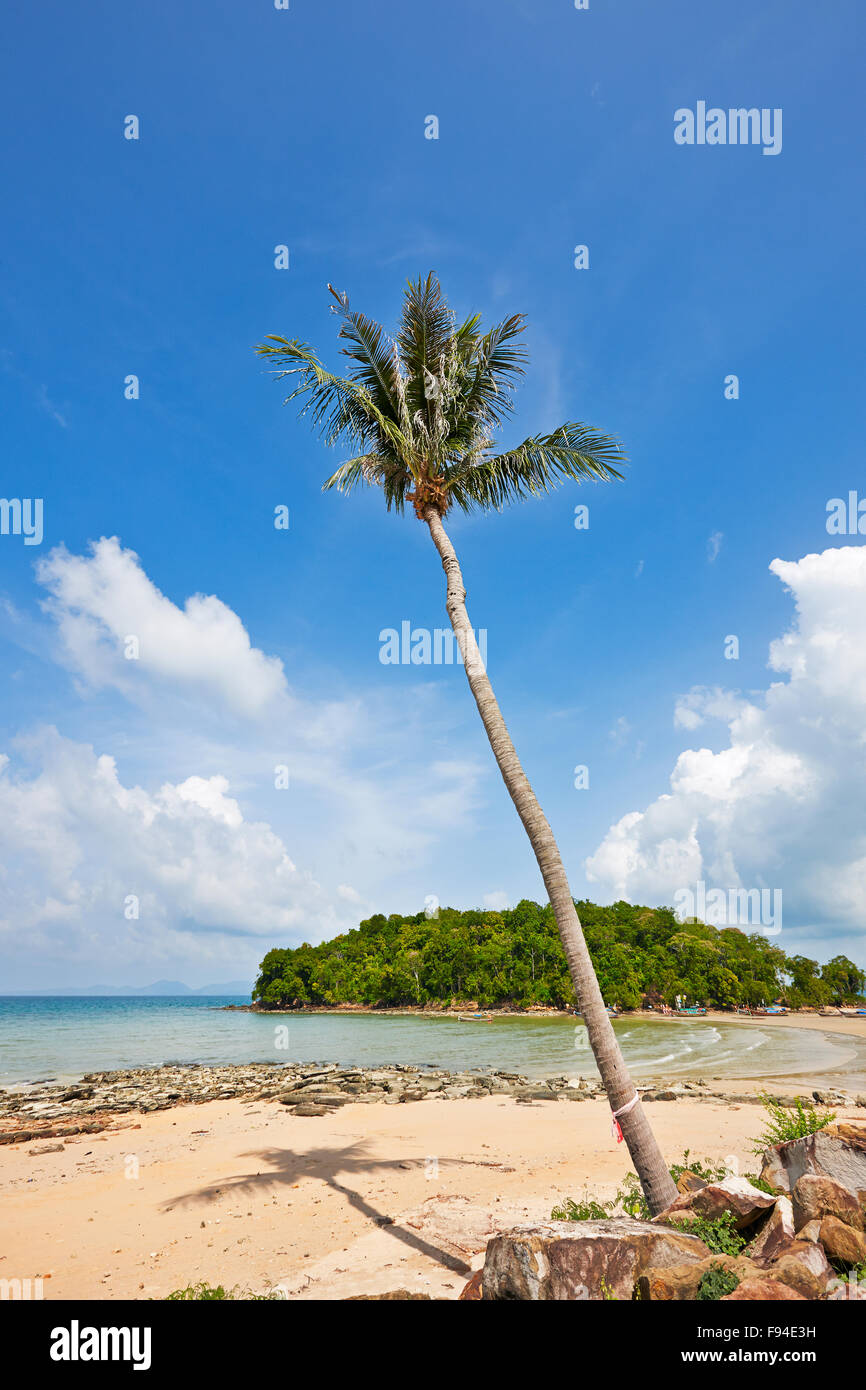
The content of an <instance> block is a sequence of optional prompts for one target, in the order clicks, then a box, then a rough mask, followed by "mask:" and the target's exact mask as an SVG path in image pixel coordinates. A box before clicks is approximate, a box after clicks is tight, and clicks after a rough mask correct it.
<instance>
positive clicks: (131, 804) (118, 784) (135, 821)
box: [0, 728, 338, 966]
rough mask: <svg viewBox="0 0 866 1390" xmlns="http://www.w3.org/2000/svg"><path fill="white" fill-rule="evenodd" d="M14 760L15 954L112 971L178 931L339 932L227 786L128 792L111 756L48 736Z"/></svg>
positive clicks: (3, 924) (0, 857) (6, 787)
mask: <svg viewBox="0 0 866 1390" xmlns="http://www.w3.org/2000/svg"><path fill="white" fill-rule="evenodd" d="M19 751H20V754H21V757H20V760H19V759H18V758H16V760H15V763H14V764H13V762H12V760H11V759H10V758H9V756H8V755H5V754H4V755H2V757H0V862H2V863H4V864H5V865H6V866H7V867H6V869H5V871H4V873H3V876H2V878H0V936H3V937H5V939H6V944H7V946H12V945H13V943H15V942H17V943H19V944H26V949H27V951H28V953H30V954H33V953H34V952H35V951H37V950H39V948H40V947H41V948H42V949H43V950H45V949H46V948H49V947H50V948H51V949H52V950H54V951H56V952H57V953H58V954H59V955H60V956H62V957H64V956H65V957H72V958H75V957H76V956H78V955H79V954H82V955H86V956H87V957H89V958H91V959H92V958H94V957H95V956H99V955H100V954H101V955H102V956H103V958H105V959H110V961H111V964H112V966H113V965H114V964H115V963H117V962H118V961H123V960H129V959H135V958H137V956H138V955H139V954H141V955H143V956H144V957H145V958H147V959H151V960H152V959H157V958H159V957H160V956H161V955H164V954H166V953H167V952H169V951H173V950H175V949H177V946H178V940H177V938H178V934H181V935H183V934H184V933H187V934H188V933H197V932H202V931H204V932H206V933H207V934H209V935H210V936H211V937H213V936H219V935H220V934H226V935H228V936H234V937H237V936H241V937H248V938H261V937H264V938H266V939H267V940H268V944H270V941H271V939H275V940H276V939H281V938H282V939H286V938H289V939H290V938H293V937H296V936H297V935H299V934H300V933H302V932H303V933H309V932H310V930H318V931H319V932H320V933H325V932H332V931H334V930H336V929H337V927H338V923H337V920H336V917H335V915H334V913H333V911H332V909H331V907H330V906H329V903H328V899H327V895H326V894H325V893H324V892H323V891H322V889H321V888H320V886H319V884H318V883H316V882H315V880H314V879H313V878H312V877H311V876H310V875H309V874H308V873H305V872H303V871H301V870H299V869H298V868H297V867H296V865H295V864H294V863H293V862H292V859H291V858H290V856H289V853H288V851H287V848H286V846H285V844H284V843H283V841H282V840H281V839H280V837H279V836H278V835H277V834H275V833H274V831H273V830H272V829H271V827H270V826H269V825H268V824H266V823H264V822H262V821H256V820H246V819H245V818H244V816H243V814H242V813H241V809H240V807H239V805H238V803H237V801H235V800H234V799H233V798H232V797H230V796H229V795H228V793H229V790H230V789H229V784H228V781H227V780H226V779H225V778H224V777H221V776H214V777H210V778H203V777H188V778H187V779H186V780H185V781H183V782H180V783H178V784H173V783H171V782H166V783H164V784H163V785H162V786H161V787H160V788H159V790H158V791H156V792H155V793H154V794H151V793H149V792H147V791H146V790H144V789H143V788H142V787H138V786H127V785H125V784H124V783H123V781H122V780H121V778H120V776H119V775H118V770H117V765H116V762H115V759H114V758H112V757H109V756H107V755H105V754H102V755H100V754H98V753H96V752H95V751H94V749H93V748H92V747H90V746H89V745H87V744H83V743H76V742H74V741H72V740H70V739H66V738H63V737H61V735H60V734H59V733H58V732H57V730H56V729H53V728H49V729H44V730H41V731H40V732H39V733H38V734H35V735H32V736H31V737H29V738H28V739H26V740H20V741H19ZM19 761H20V766H19ZM136 913H137V915H136ZM57 928H62V930H61V931H60V932H59V933H58V931H57V930H56V929H57ZM188 944H189V943H188ZM255 949H256V951H258V949H259V948H258V946H256V948H255Z"/></svg>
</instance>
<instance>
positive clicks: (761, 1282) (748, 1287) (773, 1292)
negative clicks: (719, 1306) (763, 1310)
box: [721, 1276, 803, 1303]
mask: <svg viewBox="0 0 866 1390" xmlns="http://www.w3.org/2000/svg"><path fill="white" fill-rule="evenodd" d="M798 1299H801V1300H802V1299H803V1295H802V1294H801V1293H797V1291H796V1289H792V1288H789V1286H788V1285H787V1284H780V1283H779V1281H778V1279H771V1278H770V1277H769V1276H763V1277H761V1278H760V1279H744V1280H743V1282H742V1284H738V1285H737V1287H736V1288H735V1289H734V1292H733V1293H728V1294H725V1296H724V1298H723V1299H721V1302H722V1303H751V1302H756V1303H757V1302H760V1303H789V1302H796V1300H798Z"/></svg>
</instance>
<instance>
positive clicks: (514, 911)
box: [253, 899, 866, 1009]
mask: <svg viewBox="0 0 866 1390" xmlns="http://www.w3.org/2000/svg"><path fill="white" fill-rule="evenodd" d="M576 906H577V910H578V913H579V915H580V920H581V922H582V924H583V929H584V933H585V935H586V940H587V944H588V946H589V950H590V953H591V955H592V960H593V964H594V966H595V971H596V974H597V976H598V980H599V984H600V985H601V990H602V994H603V995H604V998H605V1002H606V1003H608V1004H610V1005H613V1006H615V1007H618V1008H621V1009H635V1008H640V1007H641V1006H646V1005H653V1006H658V1005H660V1004H667V1005H673V1004H674V1002H675V1000H676V997H677V996H678V995H681V996H685V998H686V999H688V1000H689V1001H690V1002H692V1003H699V1004H705V1005H707V1006H708V1007H713V1008H722V1009H725V1008H734V1007H736V1006H738V1005H748V1006H755V1005H760V1004H763V1003H768V1004H769V1003H772V1002H773V1001H775V1000H782V1001H783V1002H784V1003H785V1004H787V1005H788V1006H789V1007H790V1008H801V1007H804V1006H811V1007H815V1008H820V1007H821V1006H822V1005H825V1004H850V1003H862V1002H863V992H864V989H866V973H864V971H862V970H860V969H859V968H858V967H857V966H856V965H855V964H854V963H853V961H850V960H849V959H848V958H847V956H844V955H838V956H834V957H833V958H832V960H829V961H827V962H826V963H825V964H824V965H819V963H818V961H816V960H811V959H810V958H809V957H807V956H800V955H793V956H788V955H786V954H785V952H784V951H783V950H782V949H781V948H780V947H779V946H777V945H775V944H774V943H773V941H772V939H771V938H770V937H768V936H766V935H764V934H762V933H761V932H749V933H747V932H744V931H741V930H740V929H739V928H738V927H720V928H717V927H713V926H708V925H707V924H706V923H703V922H699V921H697V920H689V921H685V922H683V921H680V920H679V919H678V918H677V916H676V915H675V913H674V911H673V909H672V908H667V907H656V908H651V907H640V906H635V905H634V904H632V903H627V902H617V903H613V904H612V906H609V907H598V906H597V905H596V904H595V903H591V902H578V903H577V904H576ZM468 1000H471V1001H474V1002H475V1003H477V1004H478V1005H479V1006H480V1007H481V1008H485V1009H489V1008H502V1007H514V1008H524V1009H525V1008H529V1007H531V1006H532V1005H544V1006H548V1007H551V1008H560V1009H568V1008H573V1007H574V1003H575V999H574V992H573V990H572V986H571V980H570V978H569V974H568V969H567V966H566V963H565V956H564V954H563V950H562V946H561V944H560V940H559V934H558V932H557V928H556V921H555V919H554V915H553V911H552V909H551V908H550V906H549V905H548V906H545V907H541V906H540V905H539V904H538V903H535V902H529V901H527V900H525V899H524V900H523V901H522V902H520V903H518V904H517V906H516V907H514V908H510V909H507V910H505V911H503V912H487V911H477V910H470V911H466V912H463V911H458V910H457V909H455V908H440V909H439V910H438V912H437V914H436V915H435V916H433V917H428V916H427V915H426V913H424V912H419V913H417V914H416V915H415V916H408V917H404V916H400V915H399V914H398V913H392V914H391V915H390V916H388V917H385V916H384V915H383V914H381V913H377V914H376V915H375V916H373V917H369V918H367V920H366V921H363V922H361V923H360V925H359V926H358V927H357V929H355V930H353V931H350V932H347V933H345V934H344V935H342V936H337V937H335V938H334V939H333V940H332V941H325V942H322V943H321V944H320V945H318V946H309V945H306V944H305V945H303V946H298V947H295V948H293V949H284V950H280V949H276V950H272V951H269V952H268V953H267V955H266V956H265V958H264V960H263V961H262V964H261V973H260V975H259V978H258V980H257V981H256V984H255V987H254V989H253V1001H254V1002H255V1003H258V1004H259V1005H263V1006H265V1007H268V1006H270V1007H275V1008H293V1007H294V1008H302V1007H304V1006H319V1007H329V1006H336V1005H339V1004H358V1005H367V1006H369V1007H371V1008H376V1007H379V1008H400V1007H404V1008H405V1007H414V1008H423V1007H425V1006H427V1007H431V1008H433V1007H448V1006H450V1005H452V1004H455V1003H460V1002H462V1001H468Z"/></svg>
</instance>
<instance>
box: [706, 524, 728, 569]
mask: <svg viewBox="0 0 866 1390" xmlns="http://www.w3.org/2000/svg"><path fill="white" fill-rule="evenodd" d="M724 539H725V536H724V532H723V531H714V532H713V534H712V535H711V536H710V537H709V539H708V540H707V562H708V563H709V564H711V565H712V564H714V563H715V561H716V560H717V559H718V558H719V551H720V550H721V548H722V541H723V540H724Z"/></svg>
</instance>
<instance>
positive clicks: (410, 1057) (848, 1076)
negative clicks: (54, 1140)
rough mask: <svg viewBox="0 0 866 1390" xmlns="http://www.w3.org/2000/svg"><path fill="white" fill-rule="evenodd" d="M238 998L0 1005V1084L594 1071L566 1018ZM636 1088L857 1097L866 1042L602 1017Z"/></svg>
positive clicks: (697, 1021) (770, 1024)
mask: <svg viewBox="0 0 866 1390" xmlns="http://www.w3.org/2000/svg"><path fill="white" fill-rule="evenodd" d="M248 1002H249V997H248V996H225V997H223V996H213V997H207V996H199V995H196V996H194V997H192V998H190V997H189V996H186V995H185V996H181V997H176V998H175V997H172V996H164V995H161V996H153V997H150V996H140V995H136V996H133V997H124V996H117V995H112V996H110V997H105V998H103V997H94V996H82V997H69V996H64V997H57V996H39V997H37V996H33V995H27V996H22V995H14V996H5V997H0V1086H5V1087H8V1086H21V1085H27V1084H44V1083H46V1082H51V1081H55V1082H66V1081H71V1080H77V1079H79V1078H80V1077H81V1076H82V1075H84V1074H85V1073H87V1072H94V1071H115V1070H121V1069H124V1068H133V1067H152V1066H160V1065H162V1064H164V1063H189V1064H191V1063H205V1064H207V1063H210V1064H227V1063H242V1062H278V1063H279V1062H281V1063H288V1062H323V1063H324V1062H338V1063H340V1064H341V1065H345V1066H366V1067H370V1066H378V1065H381V1064H383V1063H395V1062H399V1063H404V1064H407V1065H414V1066H419V1067H424V1066H435V1067H442V1068H446V1069H448V1070H450V1071H468V1070H472V1069H474V1068H482V1069H493V1070H499V1071H507V1072H518V1073H522V1074H523V1075H527V1076H553V1075H562V1074H567V1075H569V1076H574V1077H578V1076H585V1077H588V1078H589V1077H594V1076H596V1075H597V1072H596V1069H595V1064H594V1061H593V1056H592V1052H591V1050H590V1047H589V1042H588V1039H587V1035H586V1028H585V1027H584V1025H583V1024H582V1023H581V1021H580V1019H578V1018H562V1017H560V1018H543V1017H499V1018H494V1019H493V1020H492V1021H491V1022H489V1023H486V1022H459V1021H458V1020H457V1019H456V1018H449V1017H443V1016H441V1015H435V1014H432V1015H431V1014H402V1015H393V1014H390V1015H379V1014H356V1013H334V1014H319V1013H316V1014H258V1013H249V1012H245V1011H235V1010H231V1009H228V1008H227V1007H226V1006H227V1005H229V1004H247V1003H248ZM613 1026H614V1029H615V1031H616V1034H617V1037H618V1039H619V1042H620V1045H621V1047H622V1050H623V1053H624V1055H625V1059H626V1062H627V1064H628V1066H629V1068H630V1070H631V1072H632V1074H633V1076H634V1077H635V1078H636V1079H638V1080H640V1081H646V1082H649V1081H654V1080H661V1079H664V1080H669V1081H677V1080H680V1081H684V1080H701V1079H702V1080H705V1081H711V1080H712V1079H714V1078H717V1079H722V1080H727V1079H732V1078H742V1079H744V1080H746V1079H748V1080H755V1079H760V1078H761V1077H774V1078H781V1077H786V1076H791V1077H795V1076H796V1077H803V1076H808V1077H810V1078H812V1079H813V1081H814V1085H815V1086H816V1087H820V1086H827V1085H840V1086H844V1088H845V1089H848V1090H855V1091H866V1039H860V1038H853V1037H847V1036H842V1035H839V1034H829V1033H824V1032H821V1031H818V1030H815V1031H813V1030H808V1031H807V1030H806V1029H802V1028H801V1029H798V1028H797V1027H796V1026H788V1025H787V1023H786V1024H781V1023H780V1022H779V1021H778V1020H769V1021H768V1020H759V1021H754V1022H751V1023H749V1024H746V1025H743V1024H740V1023H735V1022H730V1023H728V1022H727V1021H724V1022H721V1021H719V1020H717V1019H707V1018H703V1019H702V1018H693V1019H685V1018H676V1019H671V1020H661V1019H659V1020H654V1019H644V1018H629V1017H628V1016H625V1017H622V1018H618V1019H615V1020H614V1024H613Z"/></svg>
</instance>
